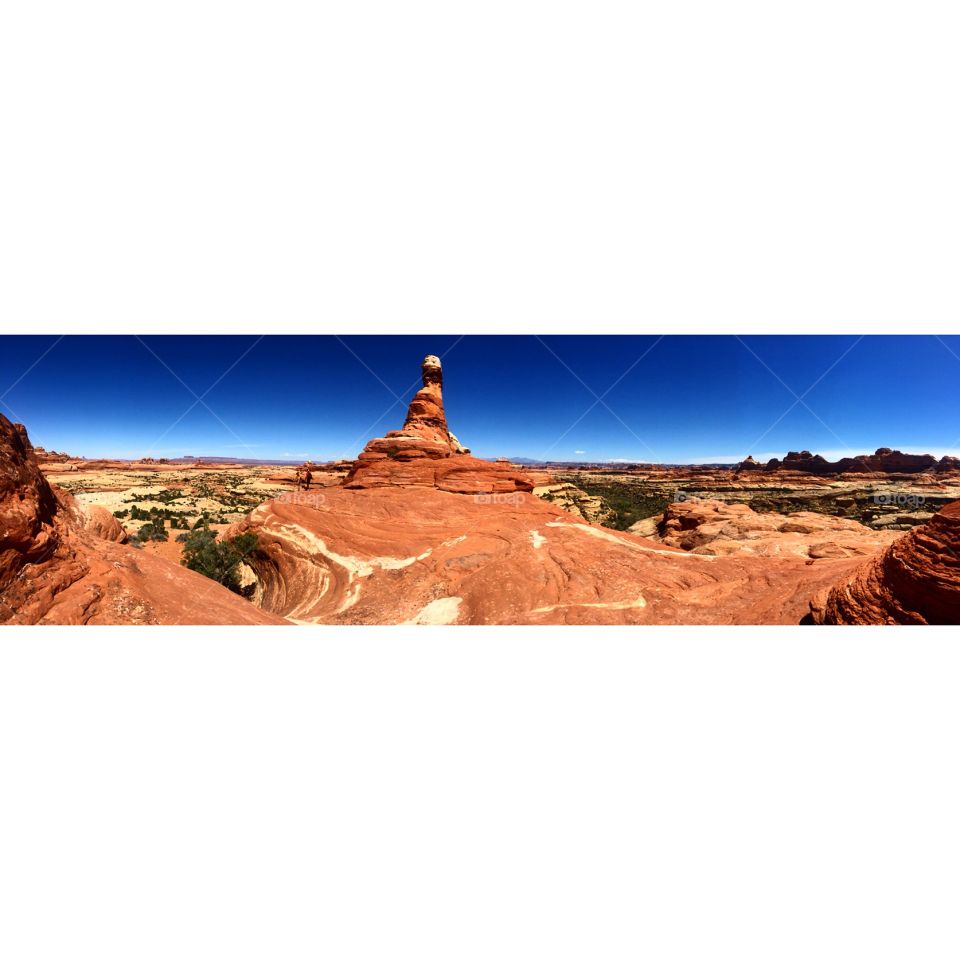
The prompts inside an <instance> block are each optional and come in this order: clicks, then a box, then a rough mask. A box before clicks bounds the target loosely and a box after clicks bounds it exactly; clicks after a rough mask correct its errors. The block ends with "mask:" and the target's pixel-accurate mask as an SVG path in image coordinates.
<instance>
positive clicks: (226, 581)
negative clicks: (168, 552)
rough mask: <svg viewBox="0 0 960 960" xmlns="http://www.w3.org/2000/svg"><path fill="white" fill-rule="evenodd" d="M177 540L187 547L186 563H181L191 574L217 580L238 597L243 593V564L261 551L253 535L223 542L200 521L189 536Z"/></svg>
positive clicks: (249, 534) (184, 561)
mask: <svg viewBox="0 0 960 960" xmlns="http://www.w3.org/2000/svg"><path fill="white" fill-rule="evenodd" d="M177 540H179V541H181V542H182V543H183V559H182V560H181V561H180V562H181V563H182V564H183V565H184V566H185V567H186V568H187V569H188V570H195V571H196V572H197V573H201V574H203V576H205V577H209V578H210V579H211V580H216V581H217V583H221V584H223V586H225V587H226V588H227V589H228V590H232V591H233V592H234V593H242V592H243V591H241V589H240V571H239V567H240V563H241V562H242V561H243V560H245V559H246V558H247V557H249V556H250V554H251V553H253V552H254V551H255V550H256V549H257V538H256V535H255V534H252V533H242V534H240V536H238V537H233V538H232V539H230V540H226V541H221V540H218V539H217V535H216V533H214V532H213V531H212V530H211V529H210V528H209V527H208V526H207V524H206V523H204V524H203V526H200V521H197V524H196V525H195V526H194V528H193V530H191V531H190V533H187V534H180V536H178V537H177Z"/></svg>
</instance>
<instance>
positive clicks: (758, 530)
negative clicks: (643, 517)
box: [635, 499, 898, 560]
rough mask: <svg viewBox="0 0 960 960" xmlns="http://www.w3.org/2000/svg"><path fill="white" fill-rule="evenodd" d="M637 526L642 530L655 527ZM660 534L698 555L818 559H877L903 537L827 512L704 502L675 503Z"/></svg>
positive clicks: (657, 536) (662, 538) (659, 526)
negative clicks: (777, 510) (759, 509)
mask: <svg viewBox="0 0 960 960" xmlns="http://www.w3.org/2000/svg"><path fill="white" fill-rule="evenodd" d="M635 527H636V528H637V532H641V531H644V532H645V531H646V530H648V529H649V527H647V526H641V525H635ZM655 531H656V532H655V533H654V534H653V536H654V537H655V539H658V540H660V542H662V543H665V544H667V545H669V546H671V547H677V548H679V549H681V550H689V551H691V552H693V553H703V554H711V555H713V556H729V555H731V554H744V553H749V554H753V555H755V556H765V557H778V556H785V555H790V556H798V557H808V558H811V559H814V560H822V559H827V558H840V557H867V556H872V555H874V554H875V553H877V551H878V550H882V549H883V548H884V547H885V546H887V545H888V544H890V543H892V542H893V540H895V539H896V537H897V536H898V534H896V533H892V532H887V531H879V530H871V529H870V528H869V527H866V526H864V525H863V524H862V523H858V522H857V521H856V520H846V519H844V518H842V517H831V516H828V515H826V514H822V513H812V512H800V513H791V514H787V515H783V514H779V513H757V512H756V511H754V510H751V509H750V507H749V506H747V505H746V504H742V503H729V502H727V501H723V500H700V499H689V500H685V501H683V502H679V503H671V504H670V505H669V506H668V507H667V509H666V510H665V511H664V514H663V516H662V517H661V518H660V520H659V521H657V523H656V525H655Z"/></svg>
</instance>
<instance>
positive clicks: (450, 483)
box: [345, 356, 534, 493]
mask: <svg viewBox="0 0 960 960" xmlns="http://www.w3.org/2000/svg"><path fill="white" fill-rule="evenodd" d="M422 371H423V386H422V387H421V388H420V390H418V391H417V393H416V395H415V396H414V398H413V400H411V401H410V408H409V410H408V411H407V417H406V420H405V421H404V424H403V428H402V429H401V430H392V431H390V432H389V433H388V434H387V435H386V436H384V437H378V438H376V439H375V440H371V441H370V442H369V443H368V444H367V445H366V447H364V449H363V452H362V453H361V454H360V456H359V457H358V458H357V460H356V462H355V463H354V465H353V468H352V470H351V471H350V473H349V474H348V475H347V478H346V481H345V485H346V486H347V487H349V488H351V489H367V488H371V487H389V486H405V487H433V488H436V489H438V490H446V491H448V492H451V493H511V492H514V491H529V490H532V489H533V486H534V483H533V478H531V477H529V476H526V475H524V473H523V471H521V470H519V469H518V468H517V467H515V466H514V465H513V464H512V463H509V462H503V461H496V462H493V461H489V460H479V459H477V458H476V457H471V456H470V455H469V454H470V451H469V450H468V449H467V448H466V447H464V446H462V445H461V443H460V441H459V440H457V438H456V437H455V436H454V434H453V433H451V432H450V428H449V427H448V426H447V418H446V414H445V413H444V409H443V372H442V370H441V367H440V360H439V359H438V358H437V357H434V356H429V357H426V358H425V359H424V361H423V367H422Z"/></svg>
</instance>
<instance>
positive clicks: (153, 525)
mask: <svg viewBox="0 0 960 960" xmlns="http://www.w3.org/2000/svg"><path fill="white" fill-rule="evenodd" d="M136 539H137V540H139V541H140V542H141V543H146V542H147V541H148V540H161V541H162V540H167V539H169V538H168V535H167V531H166V530H165V529H164V527H163V518H162V517H160V518H159V519H157V520H153V521H151V522H150V523H145V524H144V525H143V526H142V527H141V528H140V530H139V531H138V532H137V536H136Z"/></svg>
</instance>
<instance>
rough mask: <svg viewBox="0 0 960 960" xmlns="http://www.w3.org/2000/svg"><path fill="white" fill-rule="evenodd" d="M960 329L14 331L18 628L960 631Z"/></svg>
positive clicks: (14, 605) (8, 345) (3, 401)
mask: <svg viewBox="0 0 960 960" xmlns="http://www.w3.org/2000/svg"><path fill="white" fill-rule="evenodd" d="M958 375H960V337H938V336H795V335H790V336H749V337H748V336H744V337H740V336H732V335H731V336H699V335H680V336H670V335H663V336H601V335H597V336H552V337H550V336H543V337H541V336H503V335H498V336H477V335H465V336H454V335H450V336H443V337H437V336H432V337H423V336H368V335H365V336H258V337H252V336H248V337H239V336H182V335H178V336H61V337H51V336H46V337H42V336H5V337H3V338H2V358H0V379H2V390H3V392H2V394H0V407H2V412H0V544H2V550H0V622H2V623H5V624H65V625H81V624H130V625H140V624H144V625H147V624H250V625H256V624H273V625H277V624H291V625H312V624H336V625H364V624H375V625H387V624H412V625H416V624H422V625H436V624H442V625H455V624H472V625H497V624H526V625H538V624H561V625H562V624H580V625H594V624H596V625H603V624H637V625H642V624H665V625H671V624H680V625H683V624H708V625H709V624H790V625H824V624H956V623H960V400H958V397H957V394H956V390H955V384H956V382H957V378H958Z"/></svg>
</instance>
